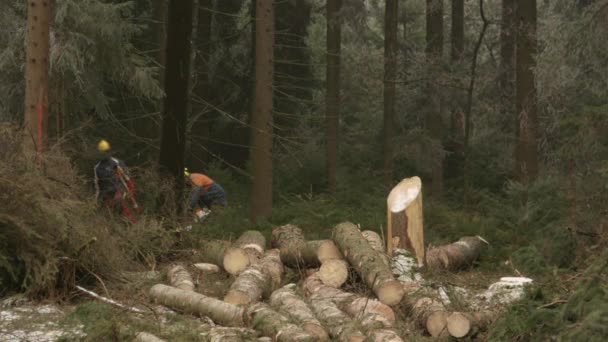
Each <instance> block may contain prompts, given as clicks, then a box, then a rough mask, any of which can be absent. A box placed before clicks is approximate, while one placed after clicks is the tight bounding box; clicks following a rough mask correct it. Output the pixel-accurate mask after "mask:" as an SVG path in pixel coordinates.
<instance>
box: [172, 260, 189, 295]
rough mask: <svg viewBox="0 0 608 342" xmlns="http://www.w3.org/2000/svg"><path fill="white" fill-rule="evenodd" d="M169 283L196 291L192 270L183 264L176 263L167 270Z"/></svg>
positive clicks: (186, 289)
mask: <svg viewBox="0 0 608 342" xmlns="http://www.w3.org/2000/svg"><path fill="white" fill-rule="evenodd" d="M167 278H168V279H169V284H171V286H173V287H177V288H178V289H182V290H184V291H194V282H193V281H192V276H191V275H190V272H188V270H186V268H185V267H184V266H182V265H174V266H171V267H169V271H168V272H167Z"/></svg>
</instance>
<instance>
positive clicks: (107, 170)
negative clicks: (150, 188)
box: [94, 140, 139, 223]
mask: <svg viewBox="0 0 608 342" xmlns="http://www.w3.org/2000/svg"><path fill="white" fill-rule="evenodd" d="M97 149H98V150H99V152H101V153H103V155H104V156H103V158H102V159H101V160H100V161H99V162H98V163H97V164H96V165H95V169H94V172H95V197H96V198H97V200H98V201H100V202H101V203H103V205H104V206H106V207H107V208H116V207H119V208H120V209H119V210H120V214H121V215H122V216H123V217H125V218H127V219H128V220H129V221H131V223H135V222H136V220H135V217H134V215H133V212H132V211H131V208H129V205H128V202H127V198H128V199H129V200H130V201H131V202H132V204H133V208H134V209H135V210H137V211H139V206H138V205H137V202H136V201H135V198H134V194H135V183H134V182H133V180H132V179H131V177H129V174H128V169H127V165H126V164H125V163H124V162H123V161H122V160H120V159H117V158H114V157H112V155H111V154H110V144H109V143H108V142H107V141H105V140H101V141H100V142H99V143H98V144H97Z"/></svg>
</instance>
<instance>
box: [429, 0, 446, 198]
mask: <svg viewBox="0 0 608 342" xmlns="http://www.w3.org/2000/svg"><path fill="white" fill-rule="evenodd" d="M442 55H443V0H426V58H427V63H428V67H429V75H428V76H429V82H428V84H427V89H428V94H429V101H430V110H429V113H428V115H427V118H426V125H427V129H428V130H429V133H430V135H431V138H433V139H434V140H435V141H436V142H437V143H438V145H439V146H440V151H439V152H438V153H434V155H436V158H434V159H435V160H434V163H433V164H434V165H433V171H432V174H431V178H432V183H431V192H432V193H433V194H434V195H435V196H441V194H442V192H443V142H442V141H443V136H442V135H443V122H442V118H441V109H442V108H441V107H442V105H441V102H442V100H441V96H440V94H441V90H440V89H439V88H440V87H439V85H438V84H437V83H436V82H435V81H433V80H435V79H437V78H438V77H439V76H441V71H440V70H441V59H442Z"/></svg>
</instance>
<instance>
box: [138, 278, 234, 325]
mask: <svg viewBox="0 0 608 342" xmlns="http://www.w3.org/2000/svg"><path fill="white" fill-rule="evenodd" d="M150 297H152V299H154V300H155V301H156V302H157V303H159V304H161V305H164V306H168V307H170V308H174V309H176V310H179V311H182V312H185V313H188V314H194V315H199V316H207V317H209V318H211V319H212V320H213V321H214V322H216V323H219V324H221V325H225V326H230V327H241V326H244V325H245V322H244V320H243V317H244V316H243V309H242V308H239V307H237V306H235V305H232V304H228V303H226V302H224V301H221V300H218V299H215V298H210V297H207V296H204V295H202V294H199V293H196V292H190V291H184V290H181V289H178V288H175V287H171V286H167V285H163V284H157V285H154V286H153V287H152V288H151V289H150Z"/></svg>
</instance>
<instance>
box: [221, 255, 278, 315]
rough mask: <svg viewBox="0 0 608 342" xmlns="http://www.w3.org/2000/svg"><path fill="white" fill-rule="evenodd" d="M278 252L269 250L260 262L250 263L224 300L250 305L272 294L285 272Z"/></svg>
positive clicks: (235, 303)
mask: <svg viewBox="0 0 608 342" xmlns="http://www.w3.org/2000/svg"><path fill="white" fill-rule="evenodd" d="M277 254H278V251H277V250H271V251H269V252H268V253H267V254H266V256H264V258H263V259H262V260H261V261H260V262H259V263H256V264H253V265H250V266H249V267H248V268H247V269H245V271H243V272H241V274H239V276H238V277H237V278H236V280H235V281H234V283H232V285H231V286H230V290H228V293H227V294H226V296H225V297H224V301H225V302H226V303H230V304H234V305H248V304H252V303H256V302H259V301H260V300H262V298H263V297H267V296H270V294H271V293H272V291H273V290H274V289H275V288H277V287H278V286H279V285H280V284H281V277H282V274H283V264H282V263H281V260H280V258H279V257H278V255H277Z"/></svg>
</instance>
